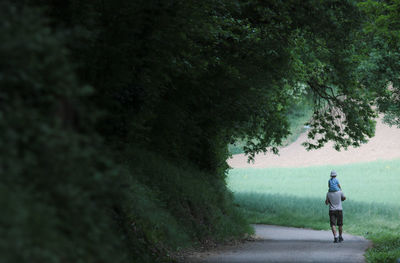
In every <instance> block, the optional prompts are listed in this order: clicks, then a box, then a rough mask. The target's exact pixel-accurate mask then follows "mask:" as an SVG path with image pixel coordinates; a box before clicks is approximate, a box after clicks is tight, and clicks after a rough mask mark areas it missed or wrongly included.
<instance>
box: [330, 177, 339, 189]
mask: <svg viewBox="0 0 400 263" xmlns="http://www.w3.org/2000/svg"><path fill="white" fill-rule="evenodd" d="M328 186H329V192H336V191H339V190H340V188H339V181H338V179H336V178H335V177H332V178H331V179H329V181H328Z"/></svg>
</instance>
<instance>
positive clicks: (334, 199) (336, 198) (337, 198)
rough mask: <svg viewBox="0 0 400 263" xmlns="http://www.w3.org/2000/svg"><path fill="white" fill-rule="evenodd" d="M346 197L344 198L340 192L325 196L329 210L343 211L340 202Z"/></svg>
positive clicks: (329, 193)
mask: <svg viewBox="0 0 400 263" xmlns="http://www.w3.org/2000/svg"><path fill="white" fill-rule="evenodd" d="M345 198H346V197H345V196H344V194H343V192H342V191H337V192H328V193H327V194H326V199H327V200H328V203H329V210H343V208H342V200H344V199H345Z"/></svg>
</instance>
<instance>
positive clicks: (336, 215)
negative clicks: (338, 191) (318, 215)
mask: <svg viewBox="0 0 400 263" xmlns="http://www.w3.org/2000/svg"><path fill="white" fill-rule="evenodd" d="M329 220H330V222H331V226H336V225H338V226H343V211H342V210H334V211H329Z"/></svg>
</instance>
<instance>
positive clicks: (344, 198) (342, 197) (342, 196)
mask: <svg viewBox="0 0 400 263" xmlns="http://www.w3.org/2000/svg"><path fill="white" fill-rule="evenodd" d="M340 198H341V199H342V201H344V200H346V196H344V194H343V192H342V193H341V196H340Z"/></svg>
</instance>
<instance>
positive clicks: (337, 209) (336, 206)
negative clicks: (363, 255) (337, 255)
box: [325, 191, 346, 243]
mask: <svg viewBox="0 0 400 263" xmlns="http://www.w3.org/2000/svg"><path fill="white" fill-rule="evenodd" d="M344 200H346V197H345V196H344V194H343V192H342V191H336V192H328V193H327V194H326V199H325V204H326V205H329V220H330V224H331V228H332V234H333V242H334V243H337V242H342V241H343V237H342V233H343V208H342V201H344ZM336 225H337V226H338V227H339V237H338V236H337V232H336Z"/></svg>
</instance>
